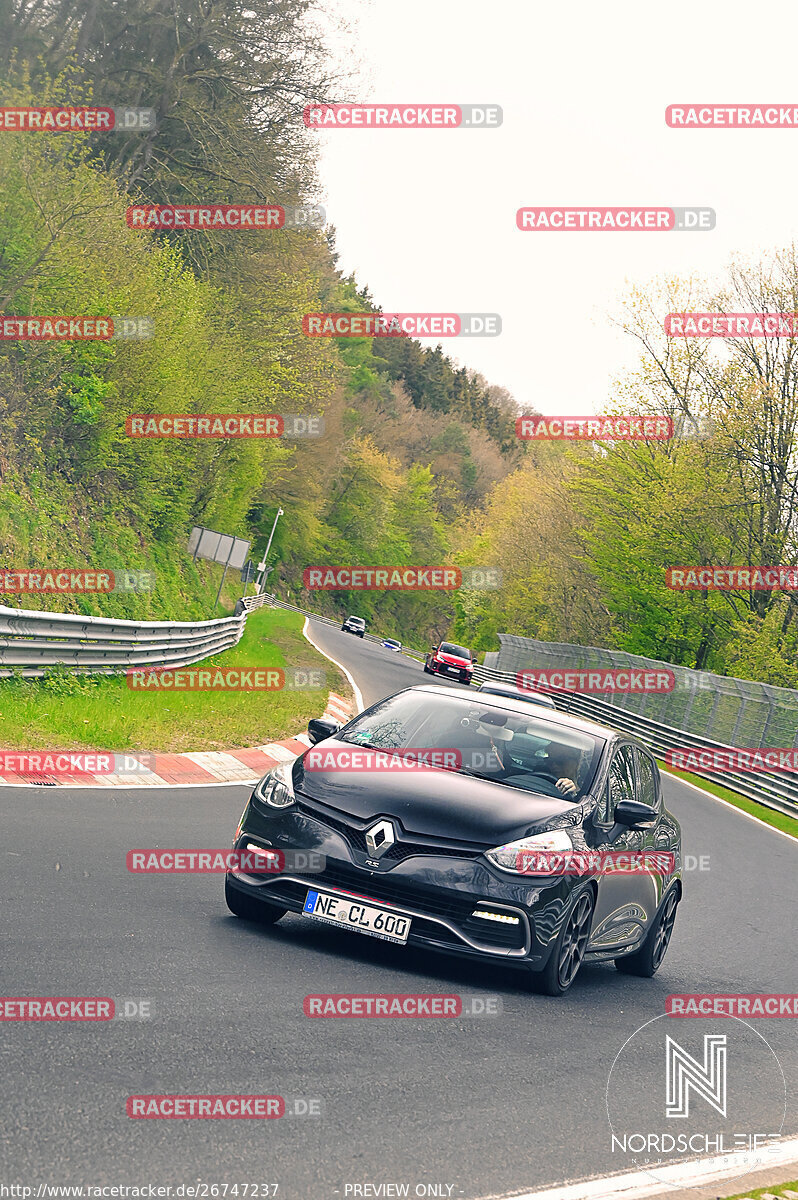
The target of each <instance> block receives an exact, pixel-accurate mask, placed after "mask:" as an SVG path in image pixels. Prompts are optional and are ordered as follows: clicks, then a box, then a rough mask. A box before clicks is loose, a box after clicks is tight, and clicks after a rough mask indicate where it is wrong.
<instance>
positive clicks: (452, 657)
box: [435, 650, 471, 667]
mask: <svg viewBox="0 0 798 1200" xmlns="http://www.w3.org/2000/svg"><path fill="white" fill-rule="evenodd" d="M435 657H436V658H439V659H440V660H441V662H445V663H451V664H452V666H453V667H470V666H471V659H470V658H458V657H457V655H456V654H441V652H440V650H439V651H438V653H437V654H436V655H435Z"/></svg>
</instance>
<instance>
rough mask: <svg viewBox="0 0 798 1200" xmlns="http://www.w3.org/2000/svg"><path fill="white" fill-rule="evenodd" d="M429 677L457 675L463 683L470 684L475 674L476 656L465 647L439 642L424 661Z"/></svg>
mask: <svg viewBox="0 0 798 1200" xmlns="http://www.w3.org/2000/svg"><path fill="white" fill-rule="evenodd" d="M424 670H425V671H426V672H427V674H428V675H456V676H457V678H458V679H459V680H460V682H461V683H465V684H469V683H470V682H471V676H472V675H473V673H474V656H473V655H472V653H471V651H470V650H468V649H466V647H465V646H456V645H455V644H454V642H439V643H438V645H437V646H433V647H432V649H431V650H430V652H429V654H428V655H427V657H426V658H425V659H424Z"/></svg>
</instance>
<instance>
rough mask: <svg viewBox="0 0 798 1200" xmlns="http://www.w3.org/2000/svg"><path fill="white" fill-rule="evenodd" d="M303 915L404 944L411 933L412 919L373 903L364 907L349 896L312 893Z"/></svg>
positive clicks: (386, 940)
mask: <svg viewBox="0 0 798 1200" xmlns="http://www.w3.org/2000/svg"><path fill="white" fill-rule="evenodd" d="M302 916H303V917H313V918H314V919H315V920H316V921H326V922H327V924H328V925H338V926H339V927H340V926H342V927H343V928H344V929H353V930H355V932H357V933H368V934H370V936H371V937H378V938H382V940H383V941H385V942H399V943H400V944H402V945H403V944H404V943H405V942H406V941H407V935H408V933H409V932H410V917H403V916H400V915H399V913H392V912H388V911H387V910H386V909H384V908H375V907H374V905H373V904H364V903H363V901H362V900H352V899H350V897H349V896H331V895H330V894H329V893H328V892H314V891H312V890H311V891H309V892H308V894H307V896H306V898H305V906H304V908H303V909H302Z"/></svg>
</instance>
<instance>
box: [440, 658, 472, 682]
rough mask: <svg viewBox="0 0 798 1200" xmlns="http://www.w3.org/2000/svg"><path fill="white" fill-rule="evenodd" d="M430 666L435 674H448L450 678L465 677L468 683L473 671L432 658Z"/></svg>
mask: <svg viewBox="0 0 798 1200" xmlns="http://www.w3.org/2000/svg"><path fill="white" fill-rule="evenodd" d="M430 667H431V668H432V671H433V672H434V673H435V674H436V675H448V676H449V677H450V678H454V677H455V676H456V677H457V678H458V679H465V680H467V681H468V682H469V683H470V682H471V677H472V675H473V673H474V672H473V670H469V669H468V667H458V666H455V665H454V664H453V663H441V662H436V661H435V660H434V659H433V660H432V662H431V663H430Z"/></svg>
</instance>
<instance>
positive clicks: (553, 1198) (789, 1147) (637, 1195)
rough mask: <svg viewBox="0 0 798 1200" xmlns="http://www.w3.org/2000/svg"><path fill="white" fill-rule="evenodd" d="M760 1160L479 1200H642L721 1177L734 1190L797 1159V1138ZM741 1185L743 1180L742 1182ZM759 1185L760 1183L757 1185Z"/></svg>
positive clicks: (775, 1145) (720, 1159)
mask: <svg viewBox="0 0 798 1200" xmlns="http://www.w3.org/2000/svg"><path fill="white" fill-rule="evenodd" d="M761 1154H762V1157H763V1161H762V1162H759V1163H757V1164H756V1166H754V1167H751V1166H750V1165H749V1163H748V1161H747V1160H748V1158H749V1157H750V1156H749V1155H748V1154H746V1152H745V1151H738V1152H737V1153H732V1154H722V1155H721V1154H718V1155H715V1156H713V1157H712V1158H703V1159H693V1160H692V1161H690V1162H685V1163H674V1164H673V1165H672V1166H668V1167H660V1168H658V1169H657V1177H656V1178H654V1176H653V1174H652V1173H651V1172H650V1171H624V1172H622V1173H621V1174H619V1175H601V1176H599V1177H598V1178H595V1179H584V1180H582V1181H581V1182H580V1183H566V1184H558V1185H557V1186H556V1187H550V1188H543V1189H542V1190H541V1191H537V1192H524V1193H523V1195H519V1193H518V1192H502V1193H496V1194H494V1195H491V1196H485V1197H483V1200H645V1198H646V1197H652V1196H667V1195H668V1192H674V1191H682V1190H683V1189H685V1188H690V1187H706V1186H707V1185H708V1184H713V1183H715V1182H716V1181H718V1180H721V1179H729V1180H733V1181H735V1184H734V1191H739V1190H740V1188H739V1186H738V1183H739V1181H740V1180H744V1175H741V1174H740V1170H741V1168H745V1175H747V1174H749V1173H750V1172H756V1171H772V1170H776V1169H778V1168H780V1167H783V1166H786V1165H787V1164H792V1163H796V1162H798V1138H785V1139H784V1141H781V1142H772V1143H771V1144H770V1145H769V1146H768V1147H767V1148H766V1149H764V1148H763V1150H762V1151H761ZM743 1186H744V1183H743ZM760 1186H761V1185H760Z"/></svg>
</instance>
